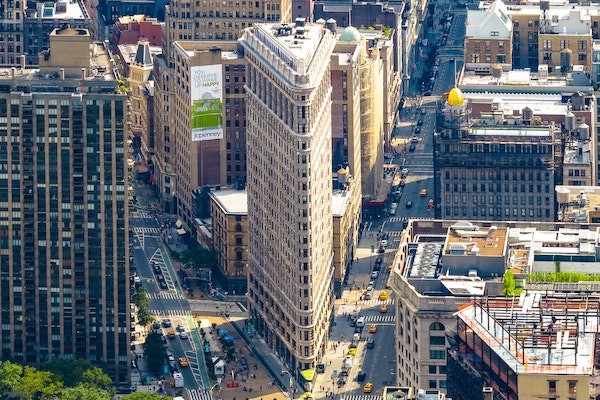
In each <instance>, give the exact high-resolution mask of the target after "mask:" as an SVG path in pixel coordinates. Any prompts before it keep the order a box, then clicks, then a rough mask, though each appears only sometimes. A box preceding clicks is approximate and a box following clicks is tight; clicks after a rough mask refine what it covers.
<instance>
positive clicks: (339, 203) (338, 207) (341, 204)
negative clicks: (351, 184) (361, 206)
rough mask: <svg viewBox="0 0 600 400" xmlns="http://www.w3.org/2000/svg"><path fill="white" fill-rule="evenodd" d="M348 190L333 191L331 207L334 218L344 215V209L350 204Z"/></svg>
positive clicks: (349, 192)
mask: <svg viewBox="0 0 600 400" xmlns="http://www.w3.org/2000/svg"><path fill="white" fill-rule="evenodd" d="M350 195H351V191H350V190H334V191H333V196H332V197H331V206H332V209H333V216H334V217H341V216H343V215H344V214H345V213H346V208H347V207H348V203H349V202H350V197H351V196H350Z"/></svg>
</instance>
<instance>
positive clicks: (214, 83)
mask: <svg viewBox="0 0 600 400" xmlns="http://www.w3.org/2000/svg"><path fill="white" fill-rule="evenodd" d="M190 76H191V88H190V92H191V93H190V97H191V102H192V104H191V113H192V115H191V123H192V141H193V142H201V141H204V140H214V139H222V138H223V71H222V69H221V65H203V66H201V67H191V71H190Z"/></svg>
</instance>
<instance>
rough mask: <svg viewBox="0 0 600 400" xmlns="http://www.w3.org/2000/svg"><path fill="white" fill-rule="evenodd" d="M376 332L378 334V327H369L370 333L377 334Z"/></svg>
mask: <svg viewBox="0 0 600 400" xmlns="http://www.w3.org/2000/svg"><path fill="white" fill-rule="evenodd" d="M375 332H377V325H371V326H369V333H375Z"/></svg>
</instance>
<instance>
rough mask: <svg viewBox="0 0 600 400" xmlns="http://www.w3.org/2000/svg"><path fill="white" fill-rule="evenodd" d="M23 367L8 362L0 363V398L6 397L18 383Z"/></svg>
mask: <svg viewBox="0 0 600 400" xmlns="http://www.w3.org/2000/svg"><path fill="white" fill-rule="evenodd" d="M22 374H23V367H22V366H20V365H19V364H15V363H12V362H10V361H0V397H4V396H6V395H7V394H8V393H9V392H10V391H11V390H12V389H13V388H14V387H15V386H16V384H17V383H18V382H19V380H20V379H21V375H22Z"/></svg>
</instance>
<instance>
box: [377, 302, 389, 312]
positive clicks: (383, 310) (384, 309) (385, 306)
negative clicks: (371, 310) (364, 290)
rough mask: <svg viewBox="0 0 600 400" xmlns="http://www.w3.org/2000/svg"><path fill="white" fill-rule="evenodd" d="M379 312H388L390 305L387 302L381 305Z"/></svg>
mask: <svg viewBox="0 0 600 400" xmlns="http://www.w3.org/2000/svg"><path fill="white" fill-rule="evenodd" d="M379 312H380V313H386V312H388V306H387V304H384V305H382V306H381V307H379Z"/></svg>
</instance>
